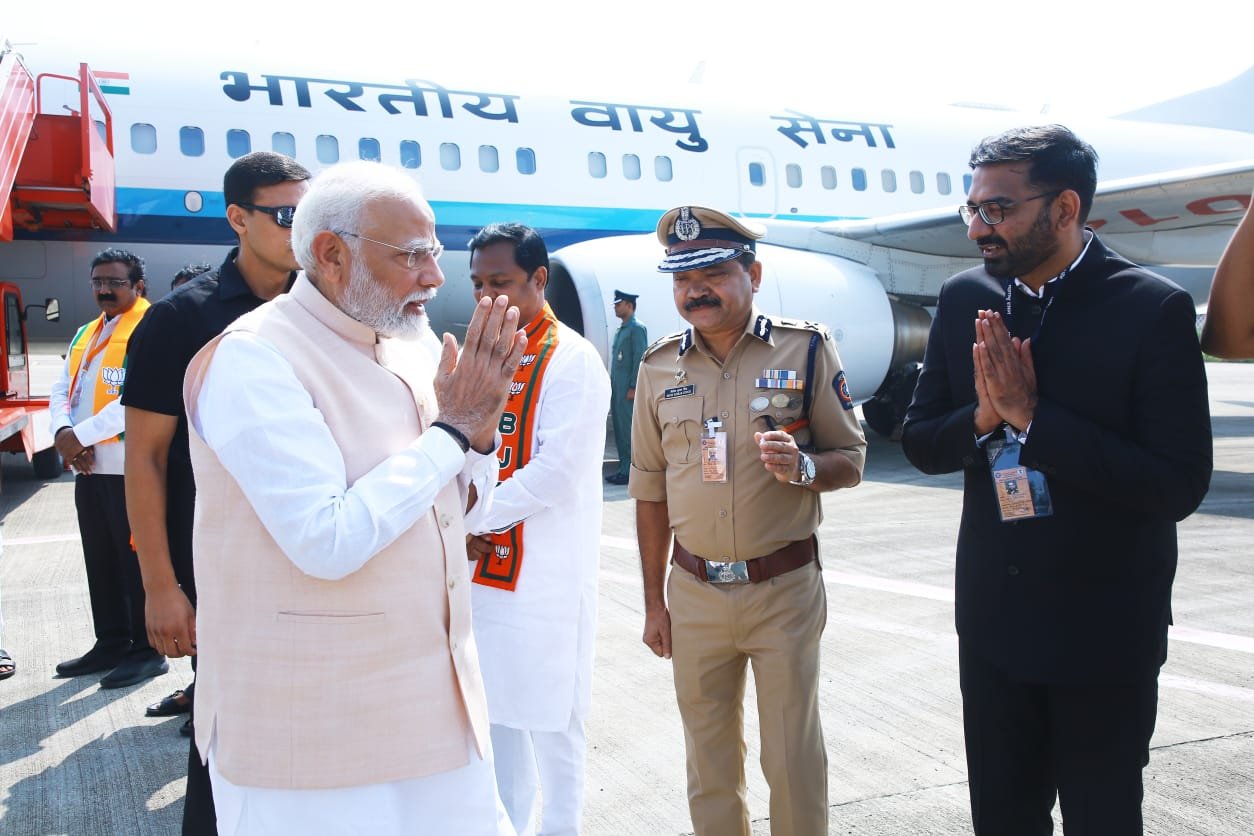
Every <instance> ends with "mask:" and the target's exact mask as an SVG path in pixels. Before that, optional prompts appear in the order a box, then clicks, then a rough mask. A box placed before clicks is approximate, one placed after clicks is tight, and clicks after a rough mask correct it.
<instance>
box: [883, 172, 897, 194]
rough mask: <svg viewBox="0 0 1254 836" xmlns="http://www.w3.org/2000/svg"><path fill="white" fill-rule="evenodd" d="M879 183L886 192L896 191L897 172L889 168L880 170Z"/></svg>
mask: <svg viewBox="0 0 1254 836" xmlns="http://www.w3.org/2000/svg"><path fill="white" fill-rule="evenodd" d="M880 185H882V186H883V187H884V191H886V192H895V191H897V172H895V171H893V170H892V169H891V168H886V169H884V170H883V171H881V172H880Z"/></svg>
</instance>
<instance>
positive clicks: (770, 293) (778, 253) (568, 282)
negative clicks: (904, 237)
mask: <svg viewBox="0 0 1254 836" xmlns="http://www.w3.org/2000/svg"><path fill="white" fill-rule="evenodd" d="M661 255H662V250H661V248H660V247H659V246H658V242H657V239H656V238H655V237H653V236H652V235H631V236H621V237H614V238H600V239H595V240H591V241H584V242H581V243H578V244H572V245H570V246H567V247H563V248H562V249H560V250H558V251H557V252H555V253H553V254H552V255H551V257H550V263H551V267H550V272H549V288H548V299H549V303H550V304H551V305H552V306H553V309H554V312H555V313H556V314H557V316H558V318H559V319H561V320H562V321H563V322H565V323H567V324H568V325H570V326H571V327H573V328H576V329H577V330H579V331H580V332H581V333H582V334H583V335H584V336H585V337H587V338H588V340H589V341H591V342H592V344H593V345H594V346H596V349H597V351H598V352H600V354H601V358H602V359H603V360H605V361H606V362H607V365H608V359H609V354H610V347H611V346H612V345H613V341H614V332H615V331H616V330H617V329H618V325H619V322H618V320H617V319H616V318H615V317H614V313H613V306H612V300H613V296H614V291H615V290H622V291H624V292H626V293H633V294H638V295H639V297H640V298H639V300H638V302H637V308H636V317H637V319H639V320H640V322H642V323H643V324H644V325H645V327H646V328H648V329H649V339H650V340H656V339H658V338H659V337H663V336H665V335H667V334H670V333H673V332H675V331H678V330H682V329H683V328H686V327H687V324H686V323H685V322H684V321H683V320H682V319H681V318H680V316H679V314H678V312H677V311H676V310H675V302H674V299H673V297H672V294H671V280H670V277H669V276H667V275H666V274H664V273H659V272H658V270H657V263H658V261H659V260H660V258H661ZM758 259H759V261H761V262H762V284H761V286H760V288H759V290H758V294H757V299H756V302H757V305H758V307H759V308H761V309H762V311H763V312H765V313H776V314H781V315H784V316H789V317H795V318H798V319H809V320H813V321H816V322H821V323H823V324H824V325H826V326H827V327H828V328H829V329H830V330H831V332H832V336H833V337H834V338H835V340H836V346H837V350H838V351H839V352H840V358H841V362H842V363H843V365H844V368H845V375H846V378H847V380H848V384H849V391H850V393H851V394H852V395H853V397H854V399H855V400H857V401H865V400H868V399H870V398H872V397H873V396H875V395H876V393H877V392H879V391H880V389H881V386H882V385H883V384H884V383H885V380H886V378H887V377H889V373H890V372H892V371H894V370H897V369H899V368H901V367H903V366H905V365H908V364H911V363H916V362H917V361H918V360H920V359H922V356H923V345H924V344H925V343H926V340H927V323H928V322H929V321H930V320H929V317H928V314H927V312H926V311H924V310H923V309H922V308H918V307H916V306H913V305H904V304H903V303H901V302H898V301H896V300H891V299H890V298H889V297H888V294H887V293H885V291H884V286H883V285H882V284H881V283H880V281H879V279H877V278H876V275H875V272H874V271H872V270H870V269H869V268H867V267H866V266H864V265H861V264H857V263H855V262H851V261H847V260H844V259H841V258H838V257H836V256H832V255H826V254H823V253H815V252H808V251H803V250H794V249H787V248H784V247H776V246H772V245H769V244H763V245H759V246H758ZM920 326H921V327H920ZM908 397H909V396H908V394H907V396H906V398H907V400H908ZM875 429H877V431H879V429H880V428H878V427H876V428H875Z"/></svg>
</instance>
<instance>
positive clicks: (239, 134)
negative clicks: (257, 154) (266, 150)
mask: <svg viewBox="0 0 1254 836" xmlns="http://www.w3.org/2000/svg"><path fill="white" fill-rule="evenodd" d="M251 150H253V139H252V137H251V136H249V135H248V131H246V130H243V129H242V128H231V129H230V130H229V131H227V132H226V153H228V154H230V155H231V156H232V157H242V156H244V155H245V154H247V153H248V152H249V151H251Z"/></svg>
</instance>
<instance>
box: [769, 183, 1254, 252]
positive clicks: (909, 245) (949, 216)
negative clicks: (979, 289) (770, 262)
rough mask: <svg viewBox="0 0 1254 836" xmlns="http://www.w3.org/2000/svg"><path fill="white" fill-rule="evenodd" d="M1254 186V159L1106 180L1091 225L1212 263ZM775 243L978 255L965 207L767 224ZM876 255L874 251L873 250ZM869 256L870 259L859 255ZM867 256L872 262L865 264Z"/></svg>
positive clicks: (1112, 240)
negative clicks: (803, 228)
mask: <svg viewBox="0 0 1254 836" xmlns="http://www.w3.org/2000/svg"><path fill="white" fill-rule="evenodd" d="M1252 191H1254V160H1246V161H1243V162H1239V163H1225V164H1221V165H1211V166H1204V167H1200V168H1189V169H1181V170H1177V171H1171V172H1166V173H1160V174H1152V175H1146V176H1139V177H1132V178H1127V179H1124V180H1112V181H1108V182H1104V183H1099V184H1098V187H1097V195H1096V197H1095V198H1094V200H1093V209H1092V211H1091V212H1090V214H1089V224H1090V225H1091V226H1093V227H1094V228H1096V229H1098V230H1099V231H1100V232H1101V234H1102V237H1103V238H1104V239H1106V240H1107V242H1108V243H1109V244H1110V245H1111V246H1112V247H1113V248H1114V249H1115V250H1116V251H1117V252H1119V253H1121V254H1122V255H1124V256H1125V257H1127V258H1130V259H1132V260H1134V261H1139V262H1143V263H1146V264H1152V265H1194V266H1210V265H1214V264H1215V262H1216V261H1218V259H1219V255H1220V253H1221V252H1222V251H1223V248H1224V246H1225V245H1226V244H1227V242H1228V239H1229V237H1231V234H1232V229H1233V228H1234V227H1235V226H1236V224H1237V222H1238V221H1239V220H1240V219H1241V215H1242V213H1243V212H1244V211H1245V209H1246V207H1247V206H1248V205H1249V203H1250V193H1251V192H1252ZM764 223H765V224H766V226H767V227H768V230H769V232H770V234H769V235H768V240H771V241H774V242H778V243H781V244H783V245H784V246H800V247H805V248H808V249H816V250H819V251H822V252H831V253H833V254H837V255H842V256H845V257H850V256H851V255H853V254H854V253H853V252H852V250H854V249H856V248H855V247H851V246H850V244H852V243H853V242H857V243H859V244H862V245H865V246H867V247H868V248H881V247H882V248H885V249H888V250H895V251H902V252H906V253H914V254H917V255H920V256H924V257H927V256H931V257H937V258H941V259H963V260H969V259H973V258H975V257H977V256H976V253H975V247H974V245H973V244H972V243H971V242H970V241H968V240H967V230H966V227H965V226H963V224H962V222H961V221H960V220H959V219H958V211H957V206H956V205H955V206H949V207H943V208H940V209H929V210H926V211H922V212H909V213H905V214H900V215H886V216H881V217H878V218H867V219H865V220H854V221H831V222H828V223H823V224H819V225H817V226H814V227H811V228H810V229H809V230H807V233H808V234H804V235H803V234H800V230H798V229H797V225H795V224H791V223H788V222H786V221H785V222H772V221H771V220H766V221H764ZM867 256H868V258H867V259H865V260H869V256H870V253H869V252H867ZM859 260H864V259H859ZM865 260H864V262H865Z"/></svg>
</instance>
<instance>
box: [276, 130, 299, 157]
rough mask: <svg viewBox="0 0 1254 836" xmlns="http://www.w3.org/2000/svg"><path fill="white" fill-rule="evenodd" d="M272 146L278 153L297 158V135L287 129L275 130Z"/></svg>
mask: <svg viewBox="0 0 1254 836" xmlns="http://www.w3.org/2000/svg"><path fill="white" fill-rule="evenodd" d="M270 147H271V148H272V149H273V150H274V153H276V154H283V155H284V156H287V157H291V158H292V159H295V158H296V137H294V136H292V135H291V134H289V133H288V132H287V131H275V132H274V133H273V134H272V135H271V136H270Z"/></svg>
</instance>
